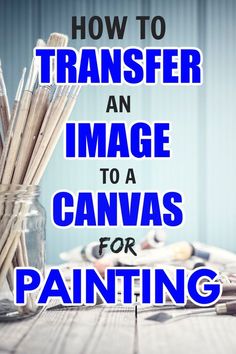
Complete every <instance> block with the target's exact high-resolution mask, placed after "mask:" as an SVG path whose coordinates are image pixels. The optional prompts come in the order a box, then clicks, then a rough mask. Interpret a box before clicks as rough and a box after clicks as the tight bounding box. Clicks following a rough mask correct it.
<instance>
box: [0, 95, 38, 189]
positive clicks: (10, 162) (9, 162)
mask: <svg viewBox="0 0 236 354" xmlns="http://www.w3.org/2000/svg"><path fill="white" fill-rule="evenodd" d="M31 98H32V92H30V91H24V93H23V96H22V99H21V102H20V106H19V112H18V118H17V121H16V125H15V134H14V139H12V140H11V144H10V147H9V151H8V154H7V158H6V164H5V168H4V171H3V175H2V178H1V183H3V184H9V183H11V179H12V174H13V171H14V167H15V162H16V157H17V154H18V151H19V146H20V141H21V135H22V133H23V130H24V127H25V122H26V119H27V116H28V112H29V108H30V103H31Z"/></svg>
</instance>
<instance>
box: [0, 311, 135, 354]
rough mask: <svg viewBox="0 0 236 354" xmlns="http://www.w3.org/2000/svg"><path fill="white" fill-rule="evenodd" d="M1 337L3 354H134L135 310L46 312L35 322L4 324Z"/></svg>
mask: <svg viewBox="0 0 236 354" xmlns="http://www.w3.org/2000/svg"><path fill="white" fill-rule="evenodd" d="M3 327H4V326H3ZM0 332H1V330H0ZM2 337H4V340H5V342H4V346H3V342H2V340H1V349H2V351H3V352H5V353H7V352H14V353H15V354H25V353H32V354H37V353H40V354H41V353H44V354H47V353H48V354H49V353H50V354H51V353H53V354H59V353H60V354H65V353H70V354H74V353H76V354H79V353H81V354H88V353H93V354H96V353H97V354H106V353H109V354H110V353H111V352H112V353H127V354H128V353H133V352H134V350H133V348H134V343H135V318H134V307H124V306H122V307H121V306H119V307H118V306H113V307H110V306H95V307H90V308H87V307H81V308H78V307H77V308H68V309H66V308H64V309H62V310H57V311H55V310H54V311H45V312H44V313H43V314H42V315H41V316H39V317H38V318H37V319H36V320H35V319H34V320H26V321H21V322H19V323H11V324H8V325H5V330H4V332H1V338H2ZM15 337H16V338H15ZM0 352H1V351H0Z"/></svg>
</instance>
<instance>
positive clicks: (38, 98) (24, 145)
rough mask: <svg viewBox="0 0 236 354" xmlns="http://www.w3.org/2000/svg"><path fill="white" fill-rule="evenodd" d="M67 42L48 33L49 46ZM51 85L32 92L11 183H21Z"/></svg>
mask: <svg viewBox="0 0 236 354" xmlns="http://www.w3.org/2000/svg"><path fill="white" fill-rule="evenodd" d="M67 43H68V38H67V36H65V35H63V34H59V33H53V34H51V35H50V37H49V40H48V42H47V46H49V47H63V46H66V45H67ZM50 88H51V86H39V87H38V88H37V89H36V91H35V92H34V94H33V98H32V102H31V107H30V111H29V114H28V117H27V124H26V125H25V129H24V132H23V135H22V140H21V144H20V149H19V152H18V157H17V161H16V165H15V170H14V174H13V178H12V183H22V182H23V180H24V176H25V173H26V171H27V167H28V164H29V161H30V157H31V154H32V152H33V149H34V144H35V142H36V139H37V136H38V134H39V130H40V127H41V125H42V122H43V119H44V116H45V113H46V111H47V108H48V105H49V94H50Z"/></svg>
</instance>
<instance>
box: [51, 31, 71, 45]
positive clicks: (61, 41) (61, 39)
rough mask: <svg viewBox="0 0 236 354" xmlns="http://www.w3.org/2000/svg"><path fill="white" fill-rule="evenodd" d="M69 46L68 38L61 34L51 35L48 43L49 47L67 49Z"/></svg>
mask: <svg viewBox="0 0 236 354" xmlns="http://www.w3.org/2000/svg"><path fill="white" fill-rule="evenodd" d="M67 44H68V36H66V35H65V34H61V33H56V32H55V33H51V34H50V36H49V38H48V41H47V46H48V47H66V46H67Z"/></svg>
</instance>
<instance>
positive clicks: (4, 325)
mask: <svg viewBox="0 0 236 354" xmlns="http://www.w3.org/2000/svg"><path fill="white" fill-rule="evenodd" d="M41 316H42V314H39V315H37V316H35V317H31V318H29V319H26V320H21V321H15V322H1V323H0V338H1V340H0V353H8V352H12V351H14V349H15V348H16V347H17V345H18V343H19V342H21V341H22V339H23V338H24V337H25V336H26V335H27V333H29V332H30V331H32V330H33V328H34V325H35V324H36V323H37V321H38V320H39V319H40V317H41Z"/></svg>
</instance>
